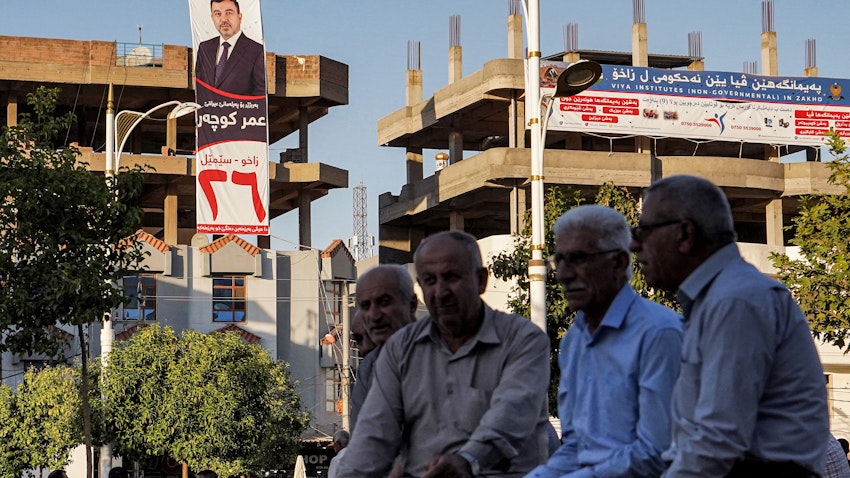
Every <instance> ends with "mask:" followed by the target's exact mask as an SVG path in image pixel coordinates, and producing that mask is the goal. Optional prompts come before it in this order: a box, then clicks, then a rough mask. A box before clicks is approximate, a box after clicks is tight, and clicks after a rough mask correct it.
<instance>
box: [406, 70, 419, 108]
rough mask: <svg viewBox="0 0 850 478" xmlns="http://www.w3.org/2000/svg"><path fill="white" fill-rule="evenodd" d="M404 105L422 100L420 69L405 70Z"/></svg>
mask: <svg viewBox="0 0 850 478" xmlns="http://www.w3.org/2000/svg"><path fill="white" fill-rule="evenodd" d="M405 93H406V97H405V106H413V105H415V104H418V103H421V102H422V70H407V87H406V88H405Z"/></svg>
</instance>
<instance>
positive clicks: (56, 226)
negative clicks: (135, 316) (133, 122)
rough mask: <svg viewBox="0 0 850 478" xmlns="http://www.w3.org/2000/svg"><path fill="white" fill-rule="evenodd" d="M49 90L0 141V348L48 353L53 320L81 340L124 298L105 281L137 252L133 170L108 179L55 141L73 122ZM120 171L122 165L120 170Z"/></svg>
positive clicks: (130, 264)
mask: <svg viewBox="0 0 850 478" xmlns="http://www.w3.org/2000/svg"><path fill="white" fill-rule="evenodd" d="M58 95H59V90H58V89H50V88H45V87H39V88H38V89H37V90H36V91H35V92H34V93H30V94H28V95H27V106H28V108H29V109H30V110H31V113H25V114H22V115H20V118H19V119H18V125H17V126H10V127H8V126H7V127H4V128H3V132H2V140H0V352H3V351H6V350H10V351H12V352H17V353H27V352H40V353H41V352H43V353H47V354H48V355H54V354H56V353H57V352H58V351H59V350H60V349H61V348H62V347H63V346H64V345H66V344H65V343H63V341H62V340H61V337H62V336H61V334H55V333H53V332H52V330H53V327H54V326H56V325H57V324H59V325H65V326H72V327H73V328H74V329H75V332H76V333H77V337H78V338H80V351H81V357H82V369H83V374H84V375H87V373H88V372H87V361H86V358H87V356H88V352H87V350H86V341H85V340H83V339H82V338H83V337H84V329H83V327H84V326H85V325H87V324H90V323H92V322H96V321H98V320H100V319H101V318H102V317H103V315H104V313H105V312H106V311H109V310H111V309H114V308H115V307H117V306H118V305H120V304H121V303H123V302H124V301H125V298H124V296H123V292H122V291H121V289H119V288H116V287H114V285H113V284H114V283H116V282H117V281H118V280H120V279H121V278H122V277H124V276H125V275H127V274H128V273H129V271H132V270H134V269H137V265H138V263H139V262H140V261H141V259H142V252H141V249H140V248H139V247H138V245H137V244H136V243H134V242H130V243H127V242H125V243H123V244H122V241H123V240H124V239H126V238H127V237H129V236H130V235H131V234H132V233H133V232H134V230H135V228H136V226H137V225H138V224H139V219H140V218H141V214H142V209H141V208H139V207H137V206H135V201H136V199H137V198H138V197H139V195H140V194H141V192H142V187H143V182H144V178H143V175H142V169H143V168H141V167H136V168H135V169H133V170H132V171H130V170H126V171H122V174H120V175H118V176H117V177H118V178H119V179H117V180H114V181H110V182H109V183H107V182H106V181H104V179H103V178H101V177H98V176H96V175H94V174H92V173H91V172H90V171H89V170H88V168H87V166H88V165H87V164H85V163H82V162H78V161H77V159H78V157H79V156H80V151H79V150H78V149H77V148H75V147H65V146H64V145H63V144H61V143H59V142H58V141H59V138H62V137H63V133H64V132H66V131H67V130H68V129H69V128H70V127H71V126H72V125H73V124H74V122H75V121H76V119H75V117H74V115H73V114H72V113H68V114H65V115H61V116H56V99H57V97H58ZM125 169H126V168H125ZM82 384H83V386H82V387H81V388H80V398H81V400H82V402H83V403H84V408H83V415H84V420H83V427H84V435H85V443H86V470H87V472H86V476H91V474H92V463H91V453H90V449H91V431H90V427H91V422H90V419H89V410H88V402H89V399H88V387H87V385H88V383H87V382H86V381H83V382H82Z"/></svg>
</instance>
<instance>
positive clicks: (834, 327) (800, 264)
mask: <svg viewBox="0 0 850 478" xmlns="http://www.w3.org/2000/svg"><path fill="white" fill-rule="evenodd" d="M827 140H828V146H829V149H830V152H831V153H832V155H833V158H834V160H833V161H832V162H830V163H828V164H827V167H828V168H829V170H830V175H829V178H828V182H829V184H832V185H835V186H839V187H841V188H843V192H842V193H841V194H835V195H832V194H814V195H808V196H804V197H802V198H801V199H800V209H799V214H798V215H797V216H796V217H795V218H794V221H793V225H792V226H790V228H793V229H794V230H796V233H795V235H794V238H793V239H791V243H792V244H794V245H796V246H799V248H800V253H799V258H797V259H792V258H791V257H789V256H788V255H787V254H778V253H772V254H771V259H772V261H773V265H774V267H776V268H777V270H778V276H779V279H780V280H781V281H782V282H784V283H785V285H787V286H788V288H789V289H790V290H791V292H792V293H793V294H794V296H795V297H796V298H797V301H798V302H799V303H800V307H801V308H802V309H803V313H805V314H806V316H807V317H808V319H809V324H810V325H811V327H812V331H813V333H814V335H815V337H817V338H819V339H821V340H823V341H824V342H827V343H830V344H833V345H835V346H837V347H840V348H842V349H844V351H845V352H847V351H848V350H850V262H848V261H850V159H848V155H847V154H846V150H847V149H846V145H845V142H844V139H843V138H841V136H839V135H838V134H837V133H835V132H832V131H830V132H829V133H827Z"/></svg>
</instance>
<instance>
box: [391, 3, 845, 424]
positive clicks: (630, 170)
mask: <svg viewBox="0 0 850 478" xmlns="http://www.w3.org/2000/svg"><path fill="white" fill-rule="evenodd" d="M642 5H643V2H642V1H636V2H635V8H636V14H635V18H636V21H635V23H634V24H633V25H632V51H631V52H610V51H597V50H578V49H577V48H573V49H570V50H569V51H564V52H560V53H557V54H555V55H551V56H549V57H548V58H547V57H545V54H544V59H549V60H557V61H568V62H575V61H578V60H580V59H588V60H594V61H597V62H599V63H603V64H607V65H631V66H640V67H653V68H665V69H687V70H702V69H703V66H704V64H703V61H702V60H703V58H702V57H701V56H700V55H699V53H696V54H693V55H687V56H677V55H658V54H650V53H649V52H648V49H647V38H648V34H647V25H646V23H645V21H644V20H642V19H640V18H639V17H640V16H641V15H642V12H639V11H638V10H642ZM771 9H772V7H771ZM771 11H772V10H771ZM638 20H640V21H638ZM765 25H769V22H768V23H765ZM522 27H523V20H522V17H521V16H520V15H519V13H518V12H517V11H516V10H514V11H513V12H511V14H509V15H508V18H507V37H508V42H507V43H508V52H507V57H506V58H497V59H493V60H490V61H488V62H486V63H485V64H484V65H483V66H482V67H481V68H480V69H477V70H475V71H473V72H472V73H469V74H466V75H463V74H461V71H463V65H462V63H461V58H462V53H461V46H460V45H452V46H450V48H449V52H448V71H449V82H448V84H447V85H446V86H445V87H442V88H440V89H438V90H437V91H435V92H433V94H431V95H430V96H423V91H422V78H423V75H424V72H423V71H421V70H419V69H415V70H408V71H407V76H406V78H407V82H406V85H405V87H406V93H407V95H406V98H407V99H406V104H405V105H403V107H400V108H399V109H398V110H396V111H394V112H391V113H389V114H388V115H386V116H385V117H383V118H381V119H380V120H379V121H378V144H379V145H382V146H387V147H395V148H399V149H400V150H402V151H403V153H400V154H399V160H403V161H405V164H406V170H407V180H406V184H404V185H403V186H402V187H401V191H400V192H399V193H398V194H394V193H389V192H388V193H384V194H382V195H381V196H380V197H379V223H380V233H379V254H380V258H381V261H382V262H389V263H407V262H410V261H411V260H412V254H413V251H415V250H416V247H417V246H418V245H419V243H420V242H421V241H422V239H423V238H424V237H426V236H428V235H430V234H432V233H435V232H438V231H442V230H447V229H457V230H464V231H466V232H469V233H471V234H473V235H474V236H476V237H477V238H479V243H482V244H484V242H482V241H481V239H488V241H487V242H488V243H491V244H499V243H501V244H503V245H504V244H505V243H506V242H508V243H509V242H510V241H505V240H503V239H502V240H500V239H498V238H500V237H501V238H504V237H505V236H509V235H511V234H517V233H519V232H521V231H522V230H523V227H524V218H525V215H526V213H527V212H528V211H529V209H530V203H531V200H530V194H531V180H530V178H531V175H532V172H531V163H532V160H531V150H530V147H529V145H530V144H531V141H530V137H529V131H528V130H527V126H526V123H527V118H526V115H525V104H524V97H525V96H524V93H525V92H524V88H525V79H524V74H525V73H524V64H523V57H524V51H523V32H522ZM771 30H772V28H765V31H764V32H763V33H762V35H761V38H760V39H758V41H760V44H761V46H762V72H761V74H763V75H771V76H776V75H777V42H776V32H775V31H771ZM803 74H804V75H806V76H817V68H816V67H809V68H807V69H806V70H805V71H804V72H803ZM544 138H545V144H544V148H545V162H544V168H545V169H544V178H545V179H544V181H545V187H546V188H550V187H559V188H564V189H568V190H572V191H580V192H581V194H582V196H583V197H584V198H585V199H588V200H591V201H592V199H593V197H594V196H595V194H596V191H597V188H598V187H599V186H600V185H602V184H603V183H606V182H610V183H613V184H615V185H617V186H622V187H626V188H628V190H629V191H630V192H631V193H632V194H633V195H634V196H636V197H637V196H639V194H640V192H641V190H642V189H643V188H646V187H647V186H649V185H650V183H651V182H653V181H654V180H657V179H659V178H663V177H667V176H671V175H675V174H694V175H698V176H702V177H705V178H707V179H709V180H711V181H712V182H714V183H716V184H717V185H719V186H720V187H721V188H722V189H723V190H724V192H725V193H726V195H727V197H728V198H729V201H730V203H731V206H732V212H733V215H734V220H735V229H736V232H737V234H738V240H739V248H740V250H741V252H742V254H743V255H744V257H745V258H746V259H747V260H749V261H750V262H753V263H754V264H756V265H757V266H758V267H759V268H760V270H762V271H763V272H765V273H768V274H772V273H774V272H775V271H774V270H773V268H772V265H771V263H770V262H769V260H768V255H769V254H770V252H773V251H778V252H788V253H789V254H791V255H793V254H794V248H793V247H789V242H788V241H789V239H790V238H791V237H793V231H788V230H786V229H785V226H788V225H790V224H792V218H793V217H794V216H795V215H796V214H797V212H798V205H799V201H800V198H801V197H802V196H803V195H807V194H814V193H827V194H840V193H842V192H843V191H842V190H841V189H840V188H836V187H834V186H832V185H830V184H828V182H827V178H828V176H829V170H828V169H827V168H826V165H825V164H824V163H823V162H821V161H820V159H822V158H821V157H820V155H821V151H819V150H818V148H814V147H803V146H793V145H791V146H785V145H783V146H782V147H778V146H771V145H767V144H761V143H748V142H737V141H736V142H728V141H712V142H706V141H697V140H689V139H683V138H669V137H653V138H648V137H641V136H636V135H624V134H617V135H613V134H612V135H605V134H585V133H577V132H571V131H553V130H550V131H548V133H547V135H546V136H544ZM426 151H434V152H439V153H438V155H437V157H436V160H437V163H438V166H437V167H436V168H435V171H434V173H433V174H432V175H430V176H426V175H425V174H424V170H425V167H424V165H425V162H426V161H431V159H430V158H426V157H425V152H426ZM446 152H448V154H447V156H448V160H446V158H445V157H446ZM793 153H797V156H802V158H803V160H802V161H798V162H787V161H785V160H783V157H784V156H786V155H789V154H793ZM497 247H501V246H497ZM496 251H498V249H496ZM492 252H493V251H492V250H491V251H488V250H485V251H484V254H485V259H486V258H487V257H489V256H490V255H491V253H492ZM491 281H492V278H491ZM494 287H495V286H494ZM489 293H490V295H491V299H490V300H492V301H494V302H496V303H497V304H498V303H500V302H501V303H504V302H502V300H503V298H504V296H505V294H506V292H505V291H504V289H501V290H493V291H489ZM820 350H821V359H822V361H823V364H824V369H825V374H826V375H827V377H826V378H827V380H828V381H829V385H828V386H829V387H830V396H831V397H832V400H830V413H831V415H832V418H833V420H832V427H833V431H834V433H835V434H836V436H850V404H848V403H849V402H847V399H848V398H850V380H848V378H850V376H848V375H847V372H848V371H850V369H848V364H849V363H850V362H848V361H847V359H846V357H845V356H844V355H843V354H842V353H841V352H840V351H838V350H837V349H835V348H833V347H829V346H821V348H820Z"/></svg>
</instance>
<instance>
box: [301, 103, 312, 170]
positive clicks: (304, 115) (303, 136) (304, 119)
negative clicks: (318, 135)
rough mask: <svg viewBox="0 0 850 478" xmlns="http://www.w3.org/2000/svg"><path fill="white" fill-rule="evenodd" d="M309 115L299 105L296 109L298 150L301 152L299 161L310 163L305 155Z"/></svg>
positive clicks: (307, 141) (307, 142) (303, 107)
mask: <svg viewBox="0 0 850 478" xmlns="http://www.w3.org/2000/svg"><path fill="white" fill-rule="evenodd" d="M309 129H310V113H309V112H308V111H307V106H305V105H303V104H301V105H300V106H299V107H298V148H299V149H300V150H301V161H303V162H305V163H309V162H310V158H309V156H308V154H307V152H308V148H307V147H308V145H309V143H310V142H309Z"/></svg>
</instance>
